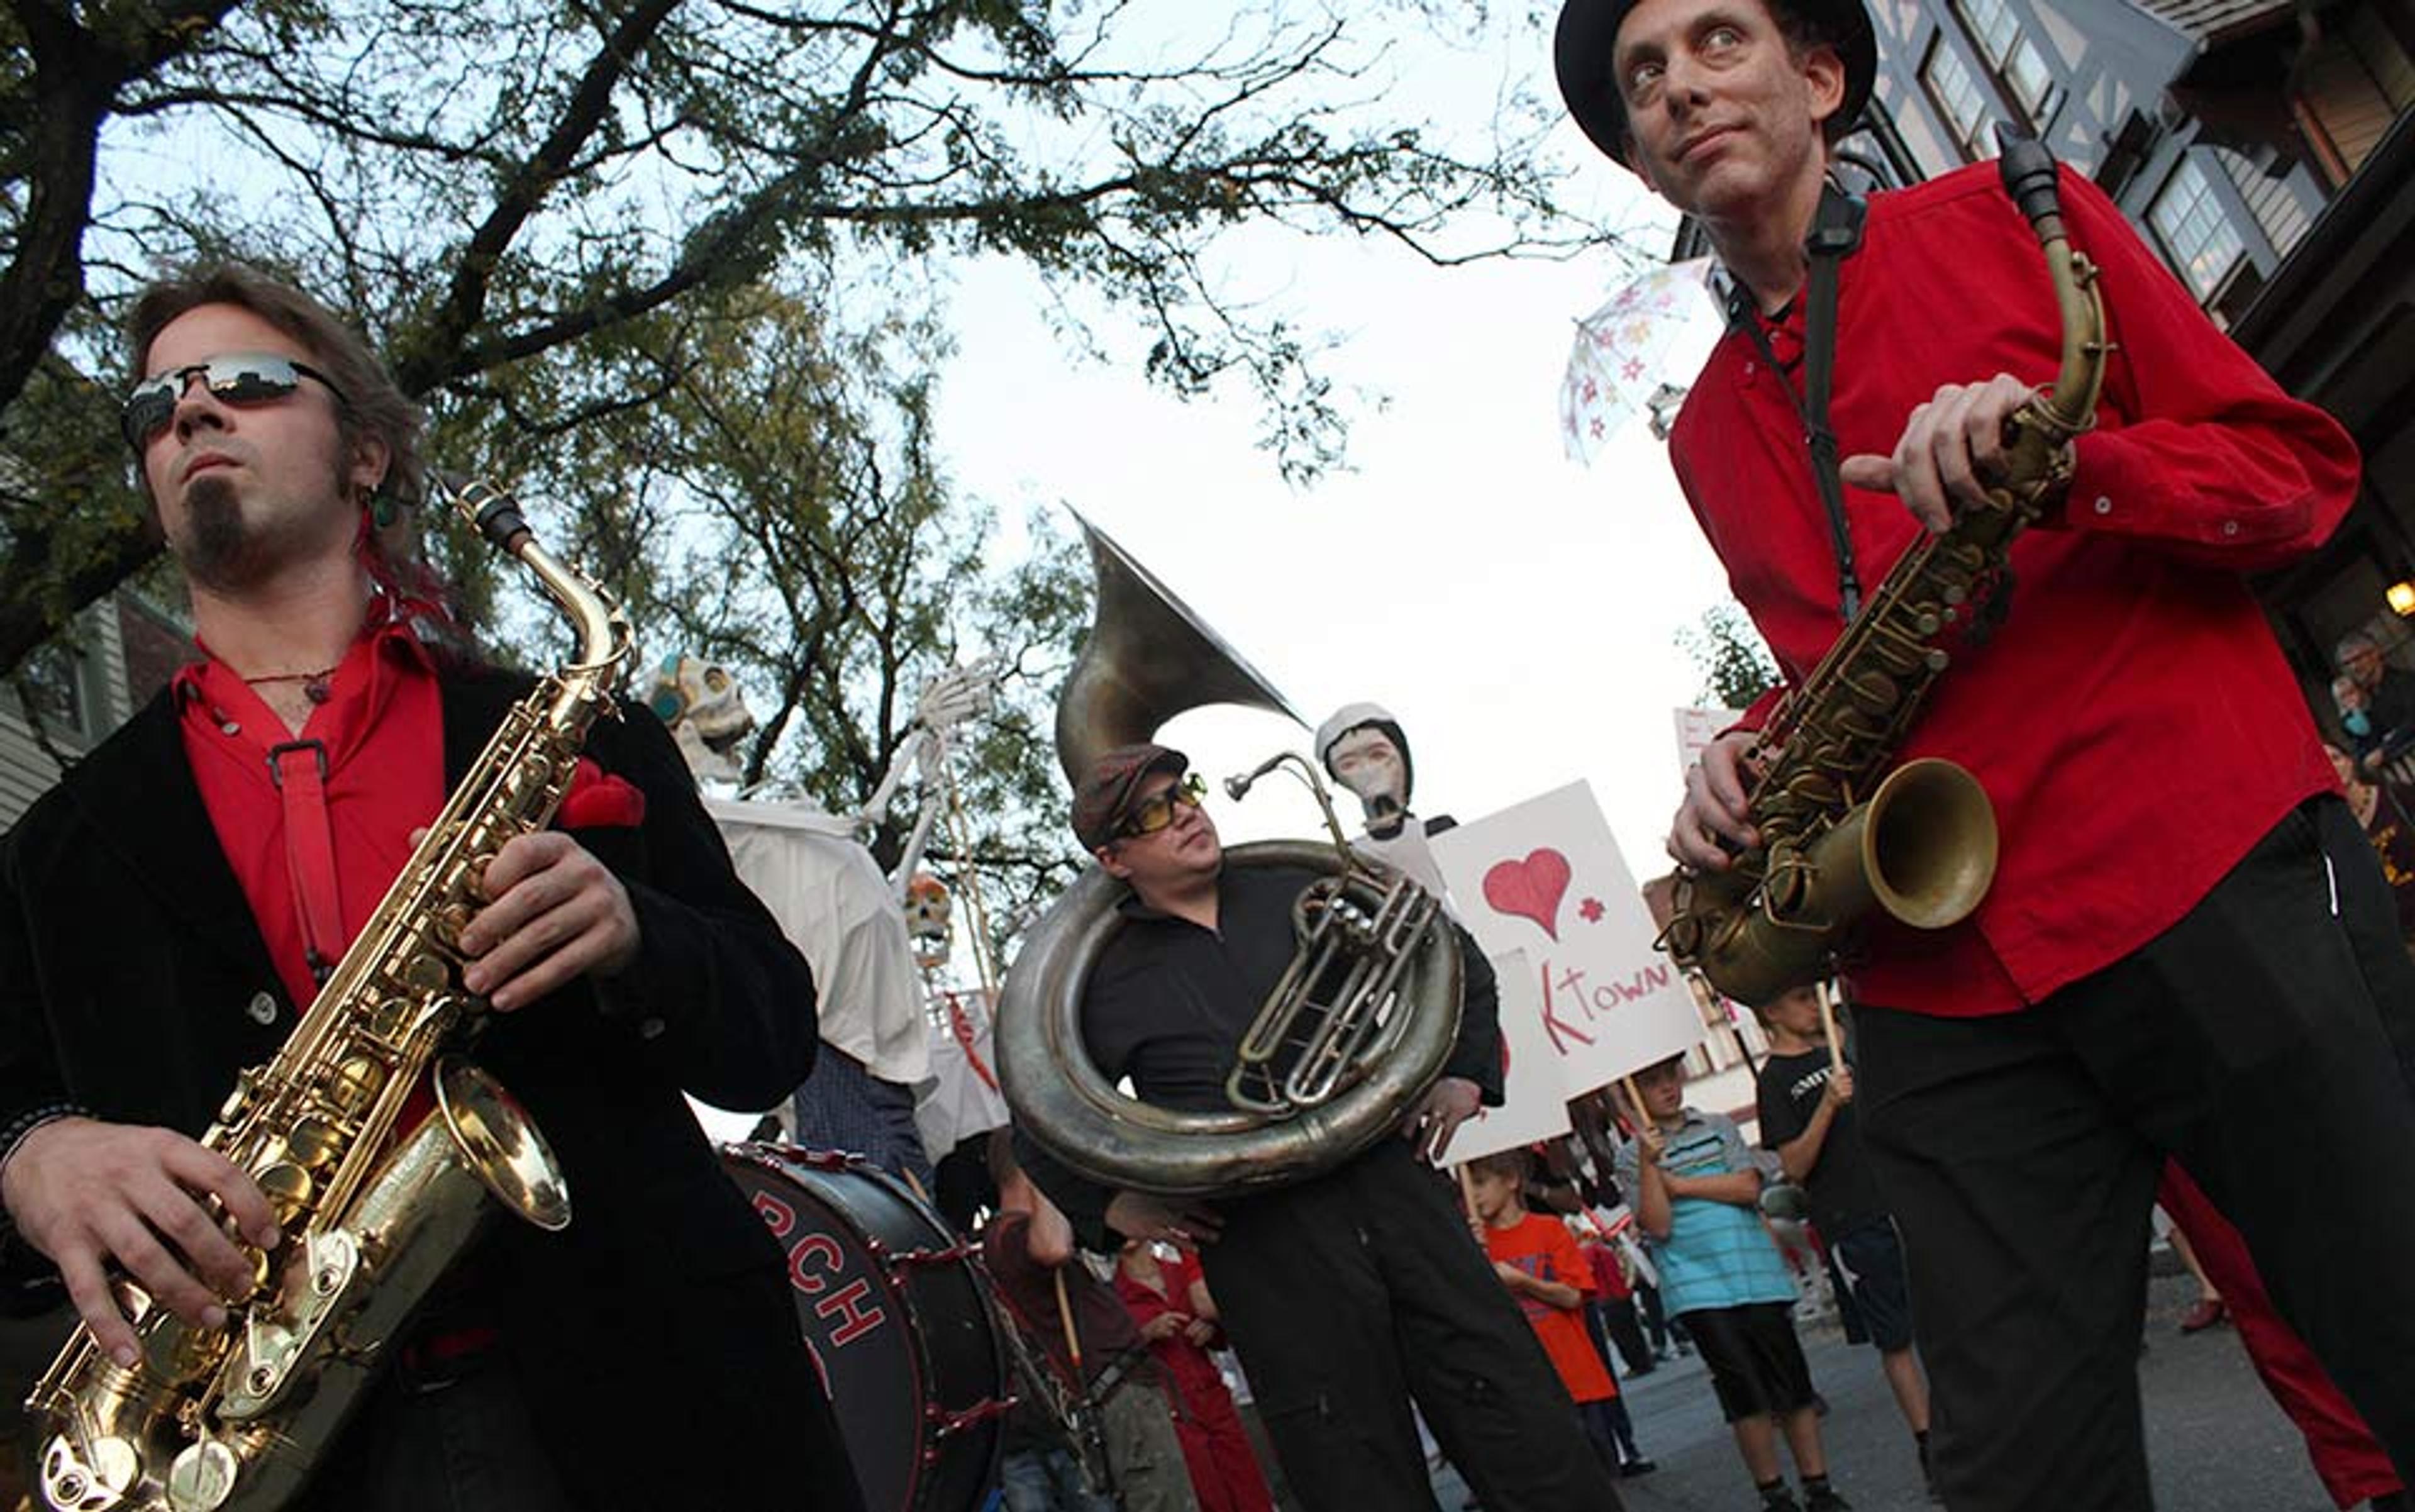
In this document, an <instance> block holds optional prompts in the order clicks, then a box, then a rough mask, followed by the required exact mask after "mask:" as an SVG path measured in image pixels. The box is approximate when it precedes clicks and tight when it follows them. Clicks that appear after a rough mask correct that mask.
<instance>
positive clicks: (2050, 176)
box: [1996, 121, 2063, 237]
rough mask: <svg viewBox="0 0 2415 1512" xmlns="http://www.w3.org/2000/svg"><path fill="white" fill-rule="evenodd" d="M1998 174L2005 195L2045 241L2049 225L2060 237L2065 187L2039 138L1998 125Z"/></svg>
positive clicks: (2043, 143)
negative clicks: (2000, 176) (2010, 198)
mask: <svg viewBox="0 0 2415 1512" xmlns="http://www.w3.org/2000/svg"><path fill="white" fill-rule="evenodd" d="M1996 148H1997V154H1998V156H1997V164H1996V171H1997V172H1999V173H2001V174H2003V180H2004V192H2005V193H2006V194H2009V195H2011V196H2012V197H2013V203H2015V204H2017V205H2018V206H2020V211H2021V214H2022V216H2024V217H2027V219H2028V220H2029V223H2030V224H2031V225H2033V226H2035V227H2037V228H2038V232H2039V235H2040V236H2041V237H2044V236H2046V235H2047V234H2048V231H2047V228H2048V226H2049V225H2052V226H2053V227H2054V228H2055V233H2056V234H2060V232H2061V227H2062V222H2063V186H2062V184H2061V183H2060V181H2059V180H2057V178H2056V177H2055V166H2054V154H2052V153H2050V152H2048V150H2047V147H2046V143H2045V142H2040V141H2039V140H2038V139H2037V138H2035V137H2032V136H2023V135H2021V134H2020V133H2018V132H2017V131H2015V130H2014V129H2013V128H2012V127H2008V126H2006V125H2004V124H2003V122H2001V121H1999V122H1997V123H1996Z"/></svg>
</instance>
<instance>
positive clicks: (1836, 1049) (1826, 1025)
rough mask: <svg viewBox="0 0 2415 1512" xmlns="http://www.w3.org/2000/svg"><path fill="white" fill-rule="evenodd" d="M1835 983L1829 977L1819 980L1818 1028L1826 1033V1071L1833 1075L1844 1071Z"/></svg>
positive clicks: (1842, 1043)
mask: <svg viewBox="0 0 2415 1512" xmlns="http://www.w3.org/2000/svg"><path fill="white" fill-rule="evenodd" d="M1836 991H1837V983H1836V980H1835V979H1834V978H1831V977H1823V978H1821V979H1820V988H1819V996H1820V1027H1822V1028H1823V1029H1825V1030H1827V1031H1828V1071H1829V1074H1830V1075H1834V1074H1836V1073H1837V1072H1838V1071H1841V1070H1844V1069H1845V1037H1844V1036H1843V1035H1841V1034H1838V1032H1837V1002H1836Z"/></svg>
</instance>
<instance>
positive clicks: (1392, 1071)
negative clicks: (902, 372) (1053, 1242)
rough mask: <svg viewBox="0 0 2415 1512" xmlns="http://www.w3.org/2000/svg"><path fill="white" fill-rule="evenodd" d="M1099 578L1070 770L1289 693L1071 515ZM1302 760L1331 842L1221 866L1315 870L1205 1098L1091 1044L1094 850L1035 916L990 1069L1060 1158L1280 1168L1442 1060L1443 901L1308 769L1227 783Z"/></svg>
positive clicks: (1286, 1171) (1453, 1008) (1328, 1147)
mask: <svg viewBox="0 0 2415 1512" xmlns="http://www.w3.org/2000/svg"><path fill="white" fill-rule="evenodd" d="M1074 518H1075V519H1076V520H1077V521H1078V522H1079V523H1080V524H1081V527H1082V532H1083V534H1084V536H1085V537H1086V538H1087V540H1088V542H1089V546H1090V560H1091V563H1092V565H1093V567H1094V568H1095V570H1096V572H1097V576H1098V609H1097V612H1096V617H1095V619H1094V620H1093V621H1092V625H1091V630H1090V635H1089V637H1088V639H1087V641H1086V642H1085V643H1084V645H1083V648H1082V651H1081V654H1080V656H1079V657H1078V658H1077V659H1076V660H1075V662H1074V665H1073V670H1072V674H1071V676H1069V677H1068V678H1067V680H1066V683H1065V688H1064V691H1063V692H1062V693H1061V694H1060V695H1059V696H1058V699H1057V759H1058V760H1059V761H1060V762H1061V763H1062V764H1063V766H1064V769H1065V772H1066V776H1067V777H1068V779H1069V780H1072V781H1073V782H1075V783H1077V784H1078V782H1079V780H1080V776H1081V774H1082V773H1084V772H1087V771H1089V769H1090V767H1091V765H1092V763H1093V762H1094V761H1095V760H1096V759H1097V758H1098V757H1099V756H1101V755H1102V754H1103V753H1105V752H1107V751H1110V750H1113V749H1114V748H1115V747H1117V746H1118V745H1129V744H1132V743H1133V742H1136V741H1146V740H1148V739H1150V738H1152V737H1153V736H1154V735H1155V734H1156V733H1157V731H1158V730H1159V728H1161V727H1162V726H1163V725H1165V724H1166V723H1167V722H1168V721H1169V720H1171V719H1173V718H1174V716H1175V715H1177V714H1179V713H1181V712H1183V711H1186V710H1191V709H1196V708H1202V707H1205V706H1207V705H1208V704H1220V703H1231V704H1242V705H1247V706H1249V707H1252V708H1257V709H1267V710H1271V711H1275V712H1278V713H1282V714H1285V715H1288V716H1289V717H1290V718H1292V719H1293V720H1295V721H1297V722H1298V723H1299V724H1301V725H1302V726H1305V725H1306V724H1307V721H1305V720H1302V719H1300V717H1299V714H1298V711H1297V710H1295V709H1293V708H1292V706H1291V703H1290V701H1289V700H1287V699H1286V698H1284V697H1283V696H1282V694H1281V693H1278V692H1277V691H1276V690H1275V689H1274V687H1273V685H1272V684H1271V683H1269V682H1268V681H1267V679H1266V678H1265V677H1264V676H1262V675H1261V674H1260V673H1259V672H1258V671H1257V670H1256V669H1255V668H1253V667H1252V666H1250V664H1249V663H1248V662H1247V661H1245V660H1244V659H1243V658H1242V657H1241V656H1240V655H1239V654H1238V653H1237V652H1236V651H1233V650H1232V648H1230V647H1229V646H1227V645H1225V643H1224V641H1223V639H1222V637H1221V636H1218V635H1217V634H1216V633H1215V632H1214V631H1213V630H1210V629H1209V628H1208V627H1207V625H1206V624H1204V623H1203V622H1202V621H1200V619H1199V617H1198V616H1197V615H1195V614H1193V613H1192V611H1191V610H1190V608H1189V607H1188V606H1185V605H1184V604H1183V603H1182V601H1181V600H1180V599H1179V598H1177V597H1176V596H1175V595H1174V593H1173V592H1171V591H1169V590H1167V589H1166V587H1165V586H1164V585H1163V584H1162V583H1160V582H1159V581H1158V580H1157V578H1156V577H1155V576H1153V575H1152V574H1151V573H1150V572H1149V571H1148V570H1147V568H1146V567H1143V566H1142V565H1141V564H1140V563H1139V562H1138V561H1134V560H1133V559H1132V556H1131V554H1130V553H1128V552H1126V551H1125V550H1124V549H1123V548H1122V547H1121V546H1117V544H1116V543H1115V542H1114V541H1112V540H1110V539H1109V538H1108V537H1107V535H1106V534H1105V532H1103V531H1100V530H1099V529H1098V528H1097V527H1096V526H1094V525H1092V524H1091V523H1090V522H1089V521H1087V520H1086V519H1082V517H1081V516H1079V515H1078V514H1076V515H1075V516H1074ZM1285 763H1288V764H1291V765H1294V766H1296V767H1297V770H1298V772H1299V774H1300V775H1301V776H1302V777H1303V778H1304V780H1306V781H1307V782H1308V783H1309V785H1310V786H1311V788H1312V791H1314V792H1315V793H1316V795H1317V798H1318V801H1319V803H1320V805H1321V806H1322V807H1323V808H1324V810H1325V815H1326V820H1327V828H1328V829H1329V830H1330V831H1332V839H1331V841H1330V842H1329V843H1328V842H1314V841H1305V840H1275V841H1260V842H1256V843H1253V844H1250V845H1245V846H1234V847H1232V848H1231V849H1228V850H1227V851H1225V853H1224V864H1225V865H1226V866H1228V867H1229V866H1285V867H1292V868H1297V869H1302V870H1307V871H1312V872H1316V873H1319V874H1322V875H1321V876H1319V877H1318V879H1317V880H1316V881H1315V882H1314V883H1312V885H1311V886H1310V887H1309V888H1308V889H1307V890H1306V891H1304V892H1303V893H1302V895H1301V898H1300V900H1299V901H1298V903H1297V904H1296V905H1295V906H1294V908H1293V918H1294V922H1295V926H1296V930H1297V935H1298V936H1299V947H1300V948H1299V952H1298V954H1297V956H1296V957H1295V960H1294V962H1293V966H1292V969H1291V970H1290V972H1288V973H1287V974H1286V976H1285V978H1284V980H1283V982H1282V985H1280V986H1279V987H1278V988H1277V989H1276V991H1275V993H1274V994H1273V995H1272V996H1270V997H1269V999H1268V1000H1267V1003H1266V1004H1265V1005H1264V1007H1263V1008H1262V1009H1261V1010H1260V1012H1259V1015H1258V1019H1257V1022H1256V1024H1255V1025H1252V1030H1251V1032H1250V1033H1249V1034H1248V1035H1246V1036H1244V1039H1243V1041H1242V1046H1243V1053H1242V1055H1241V1057H1240V1058H1239V1059H1238V1060H1237V1064H1236V1066H1235V1067H1234V1069H1233V1074H1232V1077H1231V1079H1230V1080H1229V1081H1228V1084H1227V1089H1228V1093H1229V1094H1230V1096H1231V1099H1232V1101H1233V1106H1232V1108H1231V1109H1230V1111H1226V1112H1218V1113H1186V1112H1176V1111H1173V1110H1170V1109H1164V1108H1158V1107H1153V1106H1151V1105H1149V1104H1147V1103H1146V1102H1142V1101H1140V1100H1137V1099H1134V1098H1132V1097H1127V1096H1125V1095H1124V1094H1123V1093H1122V1092H1120V1091H1118V1090H1117V1088H1116V1087H1115V1086H1114V1085H1112V1084H1110V1083H1109V1082H1108V1081H1107V1079H1106V1077H1105V1076H1104V1075H1103V1074H1102V1073H1101V1072H1100V1070H1099V1069H1098V1067H1097V1066H1096V1065H1095V1064H1094V1063H1093V1062H1092V1061H1091V1059H1090V1055H1089V1052H1088V1050H1087V1047H1086V1046H1085V1044H1084V1042H1083V1039H1082V998H1083V995H1084V991H1085V989H1086V987H1087V983H1088V981H1089V976H1090V972H1091V970H1092V969H1093V967H1094V966H1096V965H1097V963H1098V961H1099V958H1100V954H1101V952H1102V951H1103V950H1104V949H1105V948H1106V946H1107V943H1108V942H1109V941H1110V940H1111V939H1113V938H1114V936H1115V933H1116V931H1117V929H1118V928H1119V927H1121V923H1122V919H1121V916H1120V914H1119V913H1118V912H1117V908H1116V905H1117V903H1118V902H1119V901H1120V900H1121V899H1122V898H1123V897H1124V896H1125V892H1126V888H1125V884H1124V883H1123V882H1121V881H1120V880H1118V879H1117V878H1116V877H1114V876H1110V875H1108V874H1107V872H1106V871H1104V870H1103V869H1102V868H1100V867H1098V866H1095V865H1094V866H1092V867H1090V868H1089V869H1088V870H1087V871H1086V872H1084V873H1083V875H1082V876H1081V878H1080V879H1079V880H1077V881H1076V882H1075V883H1074V884H1073V886H1072V888H1070V889H1068V890H1067V891H1066V892H1065V894H1064V895H1063V896H1062V897H1060V898H1059V899H1057V903H1056V904H1055V905H1054V906H1052V907H1051V908H1050V909H1049V910H1048V912H1047V913H1046V914H1045V915H1043V916H1042V918H1041V920H1040V921H1039V923H1038V924H1036V925H1035V926H1033V928H1032V930H1031V933H1030V934H1029V936H1027V938H1026V940H1025V942H1024V946H1023V949H1022V951H1021V952H1020V953H1019V954H1018V955H1017V956H1016V958H1015V961H1014V964H1013V966H1012V968H1011V969H1010V970H1009V971H1008V973H1007V978H1006V985H1005V989H1004V992H1003V994H1002V996H1000V998H999V1002H998V1010H997V1057H998V1074H999V1082H1000V1086H1001V1088H1002V1090H1003V1091H1004V1092H1005V1094H1006V1100H1007V1105H1008V1106H1009V1107H1010V1108H1011V1109H1012V1110H1013V1114H1014V1118H1015V1122H1016V1125H1017V1126H1018V1127H1019V1128H1021V1129H1022V1130H1024V1131H1025V1132H1027V1134H1029V1135H1030V1136H1031V1138H1032V1139H1033V1140H1034V1141H1035V1142H1037V1143H1038V1144H1039V1145H1041V1147H1042V1148H1043V1149H1045V1150H1047V1151H1048V1153H1049V1154H1050V1155H1052V1156H1054V1157H1055V1158H1056V1159H1057V1160H1059V1161H1061V1162H1062V1163H1063V1164H1064V1165H1066V1166H1067V1167H1068V1168H1070V1169H1071V1170H1072V1171H1074V1172H1075V1173H1077V1174H1079V1175H1083V1176H1086V1177H1087V1178H1088V1179H1090V1180H1092V1181H1097V1182H1101V1183H1103V1184H1105V1185H1107V1186H1111V1187H1115V1188H1118V1189H1122V1190H1133V1191H1145V1192H1151V1193H1156V1194H1160V1195H1164V1196H1177V1197H1193V1196H1211V1197H1212V1196H1226V1195H1231V1194H1234V1193H1237V1192H1241V1191H1247V1190H1254V1189H1259V1188H1266V1187H1276V1186H1283V1185H1287V1184H1289V1183H1291V1182H1294V1181H1297V1180H1298V1179H1300V1178H1301V1177H1303V1176H1306V1175H1313V1174H1315V1173H1317V1172H1319V1171H1323V1170H1326V1169H1327V1168H1329V1167H1331V1166H1334V1165H1337V1164H1339V1163H1341V1162H1342V1161H1343V1160H1347V1159H1349V1158H1350V1157H1351V1156H1353V1155H1356V1154H1357V1153H1358V1152H1359V1151H1361V1150H1363V1149H1366V1148H1367V1147H1368V1146H1370V1145H1373V1143H1374V1142H1375V1141H1376V1140H1378V1139H1381V1138H1383V1137H1384V1136H1385V1135H1387V1134H1388V1133H1390V1132H1392V1131H1393V1130H1395V1129H1397V1128H1398V1126H1399V1125H1400V1123H1401V1120H1402V1118H1403V1115H1405V1114H1406V1113H1407V1112H1408V1110H1409V1108H1410V1106H1411V1105H1412V1104H1413V1103H1414V1102H1415V1101H1416V1100H1418V1097H1420V1096H1421V1095H1422V1094H1423V1093H1424V1091H1425V1089H1426V1088H1427V1087H1428V1086H1430V1085H1433V1082H1434V1080H1435V1078H1436V1077H1438V1076H1440V1075H1441V1073H1442V1069H1443V1065H1444V1063H1445V1062H1446V1061H1447V1060H1448V1058H1449V1055H1450V1051H1451V1046H1452V1043H1453V1041H1454V1040H1455V1039H1456V1038H1457V1035H1458V1030H1459V1009H1460V988H1461V982H1460V959H1459V947H1458V942H1457V939H1456V938H1455V936H1454V932H1453V931H1452V929H1451V928H1450V926H1449V924H1448V921H1447V919H1445V918H1444V917H1443V915H1442V913H1441V909H1440V906H1439V905H1438V904H1437V903H1436V902H1435V900H1434V899H1433V898H1432V897H1431V896H1430V895H1429V894H1427V893H1425V892H1424V891H1422V890H1420V889H1418V887H1417V885H1416V884H1415V883H1413V882H1410V881H1408V880H1407V879H1405V878H1403V877H1399V876H1394V875H1391V874H1388V873H1379V872H1377V871H1375V870H1374V869H1373V867H1371V866H1370V865H1369V864H1368V863H1367V862H1366V861H1363V860H1362V859H1361V858H1359V857H1357V855H1356V854H1355V853H1353V852H1352V850H1351V849H1350V847H1349V846H1348V845H1347V844H1346V842H1345V841H1344V840H1343V837H1342V831H1341V827H1340V825H1339V823H1338V822H1337V821H1335V820H1334V818H1333V812H1332V804H1331V801H1330V799H1329V798H1328V797H1327V795H1326V793H1325V791H1324V787H1323V785H1322V784H1321V783H1319V782H1318V781H1317V780H1316V777H1315V773H1314V770H1313V768H1312V767H1311V766H1310V764H1309V763H1308V762H1306V761H1305V760H1304V759H1302V758H1300V757H1298V756H1278V757H1276V758H1274V760H1272V761H1269V762H1267V763H1266V764H1265V765H1264V766H1262V767H1260V768H1259V769H1258V771H1257V772H1253V773H1252V774H1251V775H1250V777H1248V778H1236V779H1234V780H1232V781H1231V782H1230V783H1228V785H1227V787H1228V790H1229V791H1231V793H1232V795H1233V796H1234V797H1235V798H1238V797H1240V796H1241V794H1242V793H1243V792H1245V791H1246V790H1247V788H1248V785H1249V783H1250V782H1251V781H1253V780H1254V779H1255V777H1256V776H1258V775H1260V774H1263V773H1264V772H1265V771H1268V770H1270V769H1271V768H1273V767H1274V766H1276V765H1278V764H1285Z"/></svg>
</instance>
